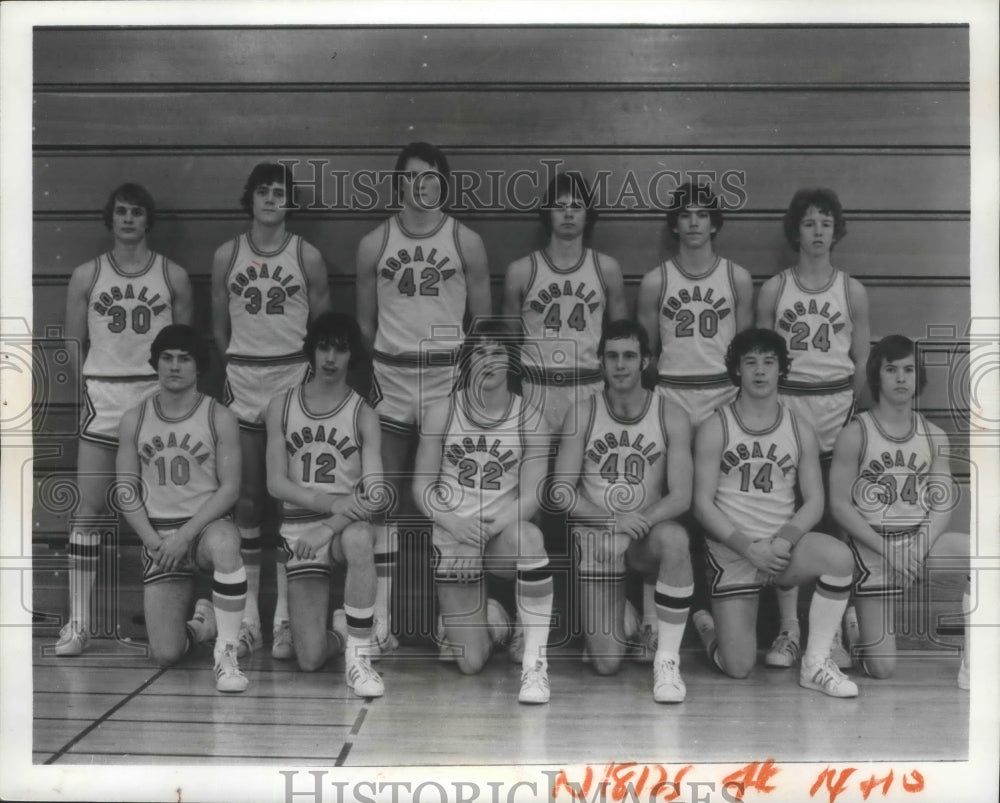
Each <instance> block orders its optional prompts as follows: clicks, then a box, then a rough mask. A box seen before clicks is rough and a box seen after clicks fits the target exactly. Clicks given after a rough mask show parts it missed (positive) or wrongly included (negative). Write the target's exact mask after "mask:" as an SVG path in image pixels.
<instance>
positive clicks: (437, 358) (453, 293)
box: [356, 142, 490, 649]
mask: <svg viewBox="0 0 1000 803" xmlns="http://www.w3.org/2000/svg"><path fill="white" fill-rule="evenodd" d="M448 177H449V168H448V160H447V158H446V157H445V155H444V154H443V153H442V152H441V150H440V149H439V148H437V147H435V146H434V145H431V144H430V143H427V142H411V143H410V144H408V145H406V146H405V147H404V148H403V149H402V151H400V153H399V157H398V158H397V159H396V167H395V175H394V180H393V188H394V190H395V193H396V198H397V199H398V200H399V201H400V202H401V204H402V208H401V209H400V211H399V213H398V214H396V215H393V216H392V217H390V218H388V219H387V220H385V221H384V222H383V223H381V224H380V225H379V226H378V228H376V229H375V230H374V231H372V232H369V233H368V234H366V235H365V236H364V237H363V238H362V240H361V242H360V243H359V245H358V254H357V261H356V265H357V281H358V284H357V304H358V307H357V310H358V323H359V324H360V325H361V332H362V334H363V335H364V337H365V340H366V342H367V343H368V344H369V345H372V346H373V347H374V370H373V391H372V402H373V406H374V407H375V411H376V412H377V413H378V416H379V421H380V423H381V426H382V465H383V468H384V470H385V478H386V480H387V481H388V482H389V483H390V484H391V485H392V486H393V487H394V490H395V499H396V500H397V506H396V511H395V513H396V515H399V514H400V513H401V512H402V511H403V510H404V509H407V508H408V507H409V505H408V504H407V502H406V500H407V499H408V497H409V494H408V493H404V491H403V485H404V483H403V476H404V475H406V474H409V472H410V471H411V470H412V465H413V454H414V449H415V446H416V434H417V426H418V424H419V422H420V421H421V420H422V418H423V415H424V413H425V412H426V411H427V410H428V409H429V408H430V407H431V406H433V405H435V404H438V403H441V402H442V401H443V400H444V399H445V398H446V397H447V396H448V394H449V392H450V391H451V383H452V380H453V374H452V370H453V367H454V365H455V359H456V346H455V344H456V343H457V342H458V341H459V339H460V337H461V334H462V321H463V317H464V315H465V313H466V308H468V312H469V314H470V315H471V316H473V317H475V316H477V315H488V314H489V313H490V275H489V268H488V266H487V262H486V250H485V249H484V248H483V242H482V240H481V239H480V238H479V235H478V234H476V233H475V232H474V231H472V230H471V229H469V228H468V227H467V226H464V225H463V224H461V223H459V222H458V221H457V220H455V219H454V218H453V217H451V216H450V215H448V214H446V213H445V212H444V209H443V206H444V203H445V201H446V200H447V197H448ZM376 536H377V540H376V548H375V553H376V554H375V561H376V570H377V572H378V595H377V598H376V603H375V610H376V622H375V628H376V632H375V640H376V644H377V646H378V647H379V648H380V649H393V648H394V647H395V646H396V641H395V637H394V636H393V635H392V631H391V627H390V622H389V599H390V594H391V583H392V572H393V568H394V565H395V560H396V550H397V548H398V543H397V537H396V536H397V534H396V532H395V527H394V526H392V525H391V523H390V524H389V525H386V526H381V525H380V526H377V527H376Z"/></svg>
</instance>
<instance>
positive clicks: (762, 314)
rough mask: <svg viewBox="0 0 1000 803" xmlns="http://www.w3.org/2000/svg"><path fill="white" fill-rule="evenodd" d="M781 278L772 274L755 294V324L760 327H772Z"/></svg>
mask: <svg viewBox="0 0 1000 803" xmlns="http://www.w3.org/2000/svg"><path fill="white" fill-rule="evenodd" d="M780 288H781V279H780V277H778V276H772V277H771V278H770V279H768V280H767V281H766V282H764V284H763V285H762V286H761V288H760V293H759V294H758V295H757V326H758V328H760V329H774V324H775V315H776V311H777V306H778V290H779V289H780Z"/></svg>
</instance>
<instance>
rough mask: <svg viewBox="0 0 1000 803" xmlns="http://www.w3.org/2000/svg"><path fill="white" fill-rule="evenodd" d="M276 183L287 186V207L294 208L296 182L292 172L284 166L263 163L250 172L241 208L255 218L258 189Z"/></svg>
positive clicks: (244, 188)
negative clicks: (254, 210) (254, 198)
mask: <svg viewBox="0 0 1000 803" xmlns="http://www.w3.org/2000/svg"><path fill="white" fill-rule="evenodd" d="M275 182H277V183H279V184H283V185H284V186H285V206H286V207H288V208H289V209H291V208H294V194H295V181H294V179H293V178H292V171H291V170H289V169H288V168H287V167H286V166H285V165H282V164H276V163H274V162H261V163H260V164H258V165H256V166H255V167H254V169H253V170H251V171H250V175H249V176H248V177H247V181H246V184H244V185H243V194H242V195H240V207H242V209H243V211H244V212H246V213H247V214H248V215H249V216H250V217H253V194H254V193H255V192H257V188H258V187H261V186H264V185H265V184H274V183H275Z"/></svg>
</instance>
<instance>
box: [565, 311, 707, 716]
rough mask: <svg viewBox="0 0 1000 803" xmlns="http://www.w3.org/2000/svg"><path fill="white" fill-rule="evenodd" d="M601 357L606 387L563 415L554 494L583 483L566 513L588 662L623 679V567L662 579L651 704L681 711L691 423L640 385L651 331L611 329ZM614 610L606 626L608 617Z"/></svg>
mask: <svg viewBox="0 0 1000 803" xmlns="http://www.w3.org/2000/svg"><path fill="white" fill-rule="evenodd" d="M597 353H598V355H599V356H600V359H601V365H602V369H603V373H604V378H605V380H606V382H607V387H606V389H605V391H604V393H602V394H598V395H596V396H590V397H588V398H586V399H584V400H582V401H580V402H579V403H578V404H577V408H576V415H575V420H577V421H579V422H580V424H579V426H574V425H573V419H574V417H571V416H567V417H566V422H567V424H566V427H565V429H564V431H563V437H562V442H561V444H560V448H559V455H558V457H557V458H556V471H555V478H554V482H555V483H556V484H555V485H553V490H552V495H553V497H554V499H555V501H560V497H562V498H566V497H568V496H569V494H567V493H564V491H566V490H567V489H566V488H565V487H562V488H560V487H559V484H562V483H569V484H571V485H573V486H577V483H579V485H578V490H577V493H576V494H575V495H574V496H575V498H574V500H573V504H572V507H571V509H570V510H569V513H570V516H571V519H570V535H571V538H572V539H573V541H574V546H575V548H576V552H577V555H578V557H579V569H580V592H581V603H582V617H583V627H584V632H585V636H586V651H587V652H586V659H587V660H588V661H589V662H590V664H591V666H593V667H594V669H595V670H596V671H597V672H598V673H599V674H602V675H609V674H613V673H614V672H617V671H618V667H619V666H620V664H621V659H622V655H623V654H624V652H625V641H624V638H623V635H622V633H621V632H620V629H621V627H622V624H623V619H624V614H625V568H626V565H628V566H631V567H632V568H633V569H636V570H637V571H639V572H642V573H643V574H646V575H654V576H655V577H656V589H655V592H656V595H655V604H656V614H657V620H658V633H657V635H658V644H657V649H656V654H655V657H654V659H653V699H654V700H655V701H656V702H658V703H679V702H682V701H683V700H684V697H685V695H686V693H687V690H686V688H685V685H684V681H683V680H682V679H681V675H680V645H681V638H682V637H683V635H684V625H685V624H686V622H687V615H688V609H689V608H690V605H691V595H692V594H693V592H694V581H693V576H692V573H691V555H690V551H689V546H688V534H687V531H686V530H685V529H684V528H683V527H681V526H680V525H679V524H677V522H676V520H677V519H678V518H679V517H680V516H681V515H682V514H683V513H684V512H685V511H687V510H688V508H689V507H690V505H691V475H692V471H691V425H690V423H689V422H688V417H687V414H686V413H685V412H684V411H683V410H682V409H681V408H680V407H678V406H677V405H676V404H674V403H673V402H671V401H669V400H668V399H667V398H666V397H665V396H663V395H662V394H659V393H655V392H653V391H650V390H646V389H645V388H643V387H642V372H643V371H644V370H645V369H646V368H647V366H648V365H649V362H650V353H649V341H648V340H647V338H646V330H645V329H643V328H642V327H641V326H640V325H639V324H637V323H635V322H634V321H630V320H620V321H612V322H611V323H609V324H608V325H607V326H606V327H605V328H604V334H603V335H602V337H601V339H600V341H599V343H598V347H597ZM609 611H610V612H611V619H610V621H609V620H608V616H607V612H609Z"/></svg>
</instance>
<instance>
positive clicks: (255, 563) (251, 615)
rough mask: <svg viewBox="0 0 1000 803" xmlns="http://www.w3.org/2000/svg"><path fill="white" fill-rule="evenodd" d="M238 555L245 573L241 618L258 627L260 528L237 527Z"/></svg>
mask: <svg viewBox="0 0 1000 803" xmlns="http://www.w3.org/2000/svg"><path fill="white" fill-rule="evenodd" d="M238 529H239V531H240V555H241V556H242V557H243V566H244V568H245V569H246V573H247V602H246V608H245V609H244V611H243V618H244V619H245V620H246V621H248V622H251V623H253V624H255V625H257V626H258V627H259V626H260V608H259V607H258V603H257V599H258V597H259V596H260V527H239V528H238Z"/></svg>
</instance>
